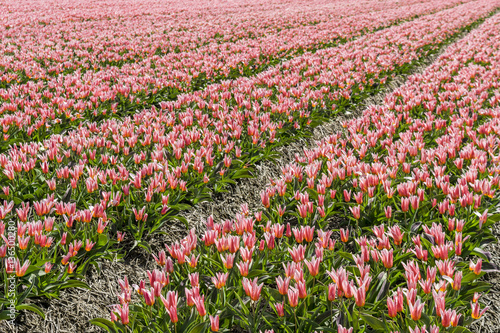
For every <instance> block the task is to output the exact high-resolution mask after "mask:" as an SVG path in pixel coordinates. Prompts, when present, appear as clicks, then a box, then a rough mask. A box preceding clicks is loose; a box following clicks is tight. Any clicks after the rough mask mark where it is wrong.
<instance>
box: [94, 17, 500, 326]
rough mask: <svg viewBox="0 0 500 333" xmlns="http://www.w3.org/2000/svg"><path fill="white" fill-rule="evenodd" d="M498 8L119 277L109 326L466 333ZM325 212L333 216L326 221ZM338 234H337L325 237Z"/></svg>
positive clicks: (499, 135) (488, 197)
mask: <svg viewBox="0 0 500 333" xmlns="http://www.w3.org/2000/svg"><path fill="white" fill-rule="evenodd" d="M499 33H500V14H498V15H495V16H494V17H492V18H490V19H488V20H487V21H486V22H485V23H484V24H483V25H482V26H480V28H478V29H477V30H475V31H473V32H472V33H471V34H469V35H468V36H466V37H465V38H464V39H462V40H461V41H459V42H457V43H456V44H453V45H451V46H450V47H449V48H448V49H447V50H446V52H445V53H444V54H443V55H441V56H440V57H439V58H438V59H437V61H436V62H435V63H434V64H433V65H431V66H430V67H429V68H428V69H426V70H425V71H424V72H423V73H422V74H418V75H413V76H411V77H410V78H409V79H408V82H407V83H406V84H405V85H404V86H402V87H401V88H399V89H396V90H395V91H394V92H392V93H390V94H388V95H387V96H386V98H385V102H384V104H383V105H380V106H372V107H369V108H368V109H366V110H365V111H364V113H363V115H362V117H360V118H357V119H353V120H351V121H348V122H346V123H345V124H344V127H345V128H346V131H345V132H344V133H337V134H333V135H331V136H329V137H326V138H324V139H323V140H321V141H319V142H318V143H317V147H315V148H313V149H310V150H305V151H304V154H303V155H300V156H297V158H296V162H294V163H291V164H290V165H289V166H288V167H286V168H284V169H283V176H282V177H280V179H275V180H273V181H272V183H271V184H270V185H269V186H268V187H267V188H266V189H265V190H264V191H263V192H262V194H261V196H262V204H263V206H264V209H263V210H260V211H257V212H256V213H255V214H251V212H250V210H249V207H248V205H246V204H244V205H242V207H241V212H240V213H239V214H237V215H236V216H235V219H234V220H231V221H224V222H220V223H215V222H214V221H213V219H211V218H209V219H208V221H207V223H206V231H205V233H204V235H203V237H202V238H201V241H198V238H197V236H196V234H195V233H194V231H192V232H191V233H190V234H189V235H188V236H187V237H186V238H185V239H183V240H182V241H180V242H176V243H174V244H171V245H168V246H166V250H167V252H165V251H160V253H158V255H157V256H154V257H155V260H156V262H157V263H158V265H159V268H158V269H156V270H154V271H153V272H148V277H149V281H140V282H139V283H138V285H133V286H132V287H131V286H130V285H129V282H128V281H127V279H126V278H125V279H124V280H120V281H119V284H120V289H121V292H120V294H119V301H120V304H119V305H115V306H114V308H113V310H112V312H111V321H108V320H106V319H102V318H101V319H96V320H94V321H93V323H94V324H96V325H99V326H101V327H103V328H106V329H107V330H108V331H109V332H122V331H123V332H126V331H133V332H141V331H142V329H143V328H144V327H148V329H150V330H156V331H158V332H160V331H161V332H165V331H183V332H189V331H191V332H201V331H208V330H211V331H229V329H230V328H234V327H240V328H242V329H244V330H248V331H249V332H257V331H259V330H262V331H264V330H268V331H271V330H275V331H278V332H290V331H292V332H293V331H295V332H306V331H307V332H312V331H314V330H317V331H320V330H321V331H324V332H330V331H331V332H334V331H338V332H342V333H343V332H358V331H367V330H373V331H381V332H411V333H415V332H418V333H421V332H433V333H437V332H444V331H447V332H448V331H449V332H469V331H468V330H467V328H465V326H468V325H470V324H471V322H472V321H473V320H476V319H479V318H480V317H481V316H482V315H483V314H484V313H485V311H486V310H487V309H486V308H484V307H483V306H481V305H480V300H481V294H482V293H483V292H485V291H487V290H488V288H489V286H488V284H487V283H485V282H481V281H480V277H481V276H483V275H484V274H485V273H486V272H488V271H492V270H494V269H495V267H494V266H493V265H492V264H490V263H488V261H489V260H490V254H489V253H488V252H486V251H485V250H484V249H483V247H484V245H485V244H487V243H488V242H491V241H494V240H495V239H494V237H493V236H492V235H491V225H492V224H493V223H495V222H496V221H498V220H499V219H500V213H499V211H498V208H495V207H498V204H499V200H498V195H497V193H498V192H496V191H497V190H498V188H499V180H500V157H498V147H499V141H500V130H499V129H500V122H499V119H500V109H499V107H498V101H499V99H500V98H499V95H498V88H499V87H498V85H499V82H500V44H499V43H498V41H497V38H496V36H498V34H499ZM339 217H340V218H339ZM339 235H340V237H339Z"/></svg>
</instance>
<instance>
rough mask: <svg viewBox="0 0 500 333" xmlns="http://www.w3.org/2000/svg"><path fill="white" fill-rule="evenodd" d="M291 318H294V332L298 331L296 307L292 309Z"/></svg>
mask: <svg viewBox="0 0 500 333" xmlns="http://www.w3.org/2000/svg"><path fill="white" fill-rule="evenodd" d="M293 316H294V317H295V332H298V331H299V328H298V327H297V326H298V325H297V307H295V308H293Z"/></svg>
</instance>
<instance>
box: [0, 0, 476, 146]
mask: <svg viewBox="0 0 500 333" xmlns="http://www.w3.org/2000/svg"><path fill="white" fill-rule="evenodd" d="M468 1H469V2H471V1H470V0H468ZM460 2H462V0H446V1H439V2H435V1H429V0H427V1H424V2H422V1H412V2H410V3H409V4H405V5H401V4H399V3H398V2H396V1H390V2H388V3H386V2H379V1H370V2H368V3H367V4H366V6H363V7H361V8H360V6H351V5H347V4H346V2H345V1H343V2H333V3H332V4H330V2H326V3H325V2H319V3H316V6H312V5H311V7H312V8H307V6H306V9H305V12H306V13H307V12H308V10H309V11H310V12H313V13H317V12H318V8H324V7H326V8H329V7H330V8H329V9H328V10H325V13H324V14H322V15H320V16H321V20H323V21H324V22H318V23H317V24H312V25H311V24H306V23H304V22H303V24H299V25H297V26H294V25H293V24H292V27H290V28H289V29H283V30H282V31H279V32H276V33H270V32H269V31H268V28H267V27H268V26H269V24H271V23H269V24H268V23H266V20H265V19H264V20H263V22H262V25H263V31H261V30H262V29H261V26H260V22H261V19H262V17H261V16H260V15H259V14H258V13H261V14H265V15H270V16H271V17H270V20H271V22H272V21H273V19H274V17H275V16H276V12H278V10H276V11H273V10H271V9H269V11H267V10H263V11H257V13H254V12H253V11H252V8H253V6H250V7H249V8H246V9H245V11H244V13H235V12H234V10H233V11H229V12H226V11H222V13H220V14H218V15H216V16H217V19H214V22H215V24H213V25H208V24H203V23H202V22H201V21H202V20H203V21H205V20H207V17H206V16H207V15H210V14H213V15H215V13H212V11H210V14H206V13H204V14H203V15H202V16H201V17H199V13H200V7H199V6H194V7H193V9H192V11H187V12H186V13H183V14H178V16H175V17H170V16H171V15H172V14H165V13H164V10H163V11H160V13H161V14H157V15H153V17H151V15H141V16H134V17H132V18H130V17H127V18H126V19H122V18H121V17H117V18H113V19H112V20H103V19H96V20H91V19H86V20H84V21H78V20H75V19H74V18H73V19H70V18H71V17H73V16H72V15H74V14H73V13H68V14H66V15H69V16H70V18H68V19H67V20H65V19H64V18H65V17H66V15H63V19H61V20H58V21H55V22H51V23H50V24H47V25H45V26H43V27H41V26H40V22H42V21H38V20H33V19H32V18H31V17H25V18H24V20H29V21H32V23H31V24H26V22H24V24H18V25H17V27H16V24H14V23H10V22H9V18H10V14H8V15H6V19H7V20H6V21H7V22H6V24H7V25H8V26H9V29H7V30H5V31H4V33H3V37H4V38H2V41H1V42H0V50H1V52H2V53H3V54H5V55H6V56H5V57H3V59H2V60H1V64H0V69H2V72H4V74H3V75H2V76H1V78H0V88H1V89H0V101H1V102H2V105H1V106H0V125H1V128H2V130H3V139H4V141H6V143H7V145H6V147H7V146H8V144H11V143H16V142H24V141H26V140H28V139H30V140H37V141H41V140H42V139H44V138H46V137H47V136H49V135H50V134H52V133H59V132H61V131H63V130H65V129H67V128H72V127H76V126H77V125H78V124H79V123H81V122H82V121H84V120H85V119H89V118H92V117H94V118H95V117H98V118H99V119H101V118H110V117H117V116H119V115H122V114H124V113H130V112H135V110H137V109H140V108H141V107H144V106H146V105H154V104H156V106H158V103H159V102H160V101H162V100H174V99H175V98H176V97H177V96H178V94H180V93H185V92H192V91H195V90H199V89H201V88H202V87H205V86H206V85H208V84H210V83H213V82H214V81H221V80H224V79H234V78H237V77H240V76H250V75H254V74H256V73H259V72H261V71H263V70H265V69H266V68H268V67H270V66H272V65H275V64H278V63H279V62H280V61H282V60H283V59H285V58H290V57H293V56H296V55H299V54H301V53H303V52H304V51H311V52H314V51H316V50H317V49H322V48H325V47H329V46H332V45H335V44H337V43H339V42H345V41H346V40H350V39H352V38H354V37H356V36H359V35H362V34H364V33H366V32H368V31H373V30H376V29H380V28H382V27H387V26H390V25H392V24H395V23H397V22H399V21H401V20H406V19H411V18H413V17H415V16H419V15H426V14H429V13H432V12H436V11H439V10H442V9H444V8H448V7H453V6H456V5H457V4H458V3H460ZM201 4H202V5H206V3H205V2H202V3H201ZM258 4H259V3H258ZM296 5H297V6H298V5H300V3H298V4H296ZM329 5H331V6H329ZM200 6H201V5H200ZM255 6H257V4H256V5H255ZM276 6H277V7H278V8H281V7H282V5H281V6H278V5H277V4H276ZM160 7H161V6H160ZM292 8H294V7H292ZM281 9H282V8H281ZM13 10H15V8H13ZM32 15H33V16H34V17H37V16H38V11H34V12H33V13H32ZM246 15H248V16H250V17H249V18H248V21H249V22H250V23H249V24H254V25H255V29H252V28H251V27H250V26H245V27H244V29H245V31H246V32H247V33H248V34H249V36H247V37H241V38H238V39H237V40H233V38H232V36H234V35H235V34H237V32H238V31H239V29H242V28H238V29H236V28H235V27H236V26H237V22H238V21H239V20H242V19H243V18H245V17H246ZM99 17H100V16H99ZM227 17H231V18H232V19H230V20H228V22H227V23H225V24H216V23H217V22H219V21H222V20H223V19H226V18H227ZM306 17H308V15H306ZM15 18H16V16H14V19H15ZM186 20H188V21H189V22H191V23H190V24H193V25H191V26H185V23H184V22H186ZM236 20H238V21H236ZM321 20H320V21H321ZM165 21H167V22H169V24H168V26H166V25H165ZM235 21H236V22H235ZM307 21H308V20H306V22H307ZM151 22H152V23H153V24H151ZM281 23H283V22H281ZM283 24H284V25H285V26H288V24H285V23H283ZM271 25H272V24H271ZM11 26H12V27H11ZM199 26H201V27H202V28H201V29H198V27H199ZM178 30H180V31H178ZM220 36H224V38H223V39H222V40H221V37H220ZM226 37H227V38H226ZM0 151H1V150H0Z"/></svg>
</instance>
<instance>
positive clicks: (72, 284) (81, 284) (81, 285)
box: [59, 280, 90, 289]
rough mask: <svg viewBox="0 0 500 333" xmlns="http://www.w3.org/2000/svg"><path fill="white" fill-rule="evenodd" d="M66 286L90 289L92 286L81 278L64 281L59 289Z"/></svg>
mask: <svg viewBox="0 0 500 333" xmlns="http://www.w3.org/2000/svg"><path fill="white" fill-rule="evenodd" d="M66 288H84V289H90V286H89V285H88V284H87V283H85V282H83V281H80V280H68V281H64V282H63V283H61V285H60V286H59V289H66Z"/></svg>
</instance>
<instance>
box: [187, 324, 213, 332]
mask: <svg viewBox="0 0 500 333" xmlns="http://www.w3.org/2000/svg"><path fill="white" fill-rule="evenodd" d="M208 325H209V324H208V323H199V324H198V325H196V326H195V327H193V328H192V329H191V330H189V331H188V332H189V333H201V332H207V330H208Z"/></svg>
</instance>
